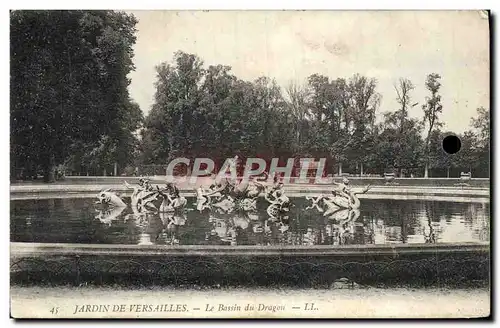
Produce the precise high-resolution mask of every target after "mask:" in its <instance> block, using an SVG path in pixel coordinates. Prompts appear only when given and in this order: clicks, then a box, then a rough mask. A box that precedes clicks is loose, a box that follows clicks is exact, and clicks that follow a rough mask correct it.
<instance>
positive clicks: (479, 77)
mask: <svg viewBox="0 0 500 328" xmlns="http://www.w3.org/2000/svg"><path fill="white" fill-rule="evenodd" d="M129 13H133V14H134V15H135V16H136V18H137V19H138V21H139V22H138V24H137V30H138V31H137V34H136V35H137V42H136V45H135V48H134V53H135V58H134V63H135V66H136V70H135V71H134V72H132V73H131V74H130V78H131V80H132V82H131V85H130V87H129V90H130V94H131V97H132V98H133V99H134V100H135V101H136V102H137V103H138V104H139V105H140V107H141V109H142V110H143V111H144V113H145V114H147V113H148V112H149V110H150V108H151V105H152V103H153V96H154V92H155V89H154V82H155V79H156V74H155V66H156V65H158V64H160V63H161V62H172V59H173V54H174V52H176V51H178V50H182V51H184V52H187V53H192V54H196V55H198V56H199V57H200V58H201V59H202V60H203V61H204V63H205V66H208V65H217V64H222V65H229V66H231V67H232V71H233V74H234V75H236V76H237V77H238V78H241V79H245V80H254V79H256V78H258V77H259V76H267V77H270V78H274V79H275V80H276V81H277V82H278V84H279V85H281V86H282V87H285V86H286V85H287V84H289V83H290V82H291V81H293V82H295V83H305V81H306V79H307V77H308V76H309V75H311V74H314V73H318V74H322V75H325V76H328V77H329V78H331V79H336V78H339V77H344V78H349V77H351V76H352V75H354V74H355V73H359V74H361V75H365V76H367V77H370V78H375V79H377V81H378V87H377V91H378V92H379V93H380V94H381V96H382V101H381V104H380V108H379V115H378V119H379V120H380V118H381V117H382V115H381V113H383V112H386V111H393V110H396V109H397V108H398V104H397V102H396V92H395V90H394V85H395V84H396V83H397V81H398V79H399V78H408V79H410V80H411V81H412V82H413V84H414V85H415V86H416V88H415V90H414V91H413V92H412V94H411V96H412V103H414V102H419V103H420V104H419V105H418V106H415V107H413V108H412V109H411V110H410V116H412V117H416V118H421V117H422V109H421V105H422V104H423V103H424V102H425V97H426V96H428V95H429V92H428V91H427V90H426V89H425V79H426V76H427V75H428V74H430V73H438V74H440V75H441V77H442V79H441V83H442V87H441V90H440V93H441V95H442V104H443V113H442V115H441V117H440V120H441V121H442V122H444V123H445V126H444V128H443V129H444V130H448V131H452V132H455V133H461V132H463V131H465V130H466V129H468V128H469V124H470V119H471V117H472V116H475V113H476V108H477V107H480V106H483V107H486V108H488V107H489V92H490V90H489V89H490V82H489V80H490V72H489V66H490V64H489V26H488V19H487V16H485V15H484V14H483V13H482V12H479V11H371V12H369V11H357V12H356V11H161V10H156V11H130V12H129Z"/></svg>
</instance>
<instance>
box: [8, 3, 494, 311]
mask: <svg viewBox="0 0 500 328" xmlns="http://www.w3.org/2000/svg"><path fill="white" fill-rule="evenodd" d="M489 31H490V13H489V12H488V11H477V10H476V11H291V10H290V11H167V10H149V11H148V10H144V11H126V10H12V11H11V12H10V134H11V139H10V179H11V186H10V197H11V198H10V297H11V316H12V317H13V318H16V319H20V318H58V319H67V318H70V319H80V318H164V319H170V318H240V319H241V318H352V319H356V318H485V317H488V316H489V315H490V311H491V308H490V293H491V290H490V232H491V231H490V220H491V214H490V213H491V207H490V36H489Z"/></svg>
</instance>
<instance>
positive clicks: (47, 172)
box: [43, 154, 56, 183]
mask: <svg viewBox="0 0 500 328" xmlns="http://www.w3.org/2000/svg"><path fill="white" fill-rule="evenodd" d="M55 170H56V164H55V158H54V155H53V154H51V155H49V157H48V160H47V161H46V162H45V163H44V168H43V181H44V182H48V183H52V182H55V181H56V175H55Z"/></svg>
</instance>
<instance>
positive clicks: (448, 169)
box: [446, 166, 450, 178]
mask: <svg viewBox="0 0 500 328" xmlns="http://www.w3.org/2000/svg"><path fill="white" fill-rule="evenodd" d="M446 177H447V178H449V177H450V167H449V166H448V167H447V168H446Z"/></svg>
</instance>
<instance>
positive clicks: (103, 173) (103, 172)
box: [102, 168, 107, 176]
mask: <svg viewBox="0 0 500 328" xmlns="http://www.w3.org/2000/svg"><path fill="white" fill-rule="evenodd" d="M106 173H107V172H106V168H104V169H103V170H102V175H104V176H106V175H107V174H106Z"/></svg>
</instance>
